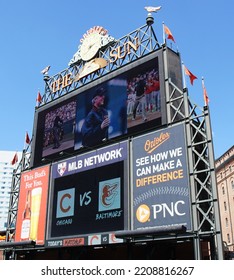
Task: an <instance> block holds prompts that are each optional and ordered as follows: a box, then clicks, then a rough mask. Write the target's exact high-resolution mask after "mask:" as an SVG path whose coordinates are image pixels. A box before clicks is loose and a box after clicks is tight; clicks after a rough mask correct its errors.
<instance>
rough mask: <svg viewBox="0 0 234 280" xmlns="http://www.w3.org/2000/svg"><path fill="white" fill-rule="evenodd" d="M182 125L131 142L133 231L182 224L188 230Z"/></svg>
mask: <svg viewBox="0 0 234 280" xmlns="http://www.w3.org/2000/svg"><path fill="white" fill-rule="evenodd" d="M188 186H189V184H188V171H187V160H186V147H185V132H184V125H183V124H180V125H176V126H174V127H171V128H168V129H164V130H160V131H157V132H154V133H150V134H148V135H144V136H142V137H139V138H137V139H134V141H133V213H134V217H133V224H134V229H140V228H146V227H148V228H151V227H156V228H160V227H168V226H175V225H184V226H185V227H186V228H187V230H191V217H190V192H189V187H188Z"/></svg>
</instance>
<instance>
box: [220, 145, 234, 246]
mask: <svg viewBox="0 0 234 280" xmlns="http://www.w3.org/2000/svg"><path fill="white" fill-rule="evenodd" d="M215 167H216V177H217V188H218V199H219V205H220V219H221V229H222V236H223V241H224V244H225V245H226V246H227V248H228V250H229V251H234V146H232V147H231V148H230V149H229V150H228V151H226V152H225V153H224V154H223V155H222V156H221V157H219V158H218V159H217V160H216V161H215Z"/></svg>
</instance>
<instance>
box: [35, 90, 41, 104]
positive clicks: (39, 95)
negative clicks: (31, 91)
mask: <svg viewBox="0 0 234 280" xmlns="http://www.w3.org/2000/svg"><path fill="white" fill-rule="evenodd" d="M36 101H37V102H38V104H40V103H41V101H42V97H41V94H40V91H38V94H37V99H36Z"/></svg>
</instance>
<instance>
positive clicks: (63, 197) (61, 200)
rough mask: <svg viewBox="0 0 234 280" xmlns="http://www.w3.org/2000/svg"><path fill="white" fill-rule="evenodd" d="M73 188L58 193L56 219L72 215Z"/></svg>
mask: <svg viewBox="0 0 234 280" xmlns="http://www.w3.org/2000/svg"><path fill="white" fill-rule="evenodd" d="M74 202H75V188H71V189H67V190H63V191H59V192H58V197H57V211H56V218H64V217H68V216H73V215H74Z"/></svg>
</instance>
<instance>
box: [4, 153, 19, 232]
mask: <svg viewBox="0 0 234 280" xmlns="http://www.w3.org/2000/svg"><path fill="white" fill-rule="evenodd" d="M20 154H22V153H21V152H20V153H17V155H18V160H20ZM14 155H15V151H0V231H4V230H6V226H7V218H8V211H9V199H10V192H11V184H12V175H13V170H14V168H15V167H16V165H17V163H16V164H15V165H12V164H11V161H12V159H13V158H14Z"/></svg>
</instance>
